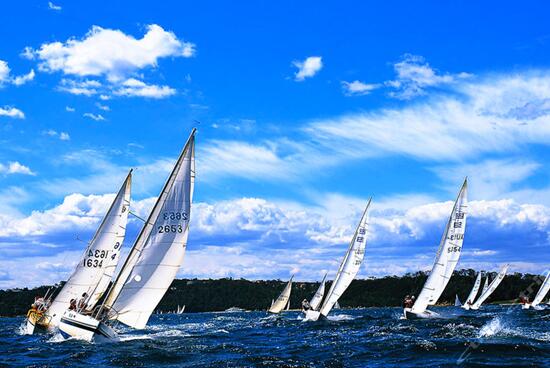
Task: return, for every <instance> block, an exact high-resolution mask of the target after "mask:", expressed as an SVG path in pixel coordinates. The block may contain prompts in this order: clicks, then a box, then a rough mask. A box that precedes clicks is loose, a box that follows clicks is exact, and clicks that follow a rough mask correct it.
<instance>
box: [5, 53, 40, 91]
mask: <svg viewBox="0 0 550 368" xmlns="http://www.w3.org/2000/svg"><path fill="white" fill-rule="evenodd" d="M10 72H11V69H10V68H9V66H8V63H7V62H6V61H4V60H0V87H2V86H3V85H4V84H8V83H10V84H14V85H16V86H21V85H23V84H25V83H27V82H29V81H31V80H33V79H34V70H32V69H31V71H30V72H29V73H27V74H25V75H20V76H17V77H12V76H11V75H10Z"/></svg>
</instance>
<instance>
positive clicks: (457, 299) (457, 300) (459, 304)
mask: <svg viewBox="0 0 550 368" xmlns="http://www.w3.org/2000/svg"><path fill="white" fill-rule="evenodd" d="M460 306H462V303H461V302H460V298H459V297H458V294H456V295H455V307H460Z"/></svg>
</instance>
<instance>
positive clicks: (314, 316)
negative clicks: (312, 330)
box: [303, 310, 321, 322]
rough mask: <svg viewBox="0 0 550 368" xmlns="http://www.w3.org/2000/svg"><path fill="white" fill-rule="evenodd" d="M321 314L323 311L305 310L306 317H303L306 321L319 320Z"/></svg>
mask: <svg viewBox="0 0 550 368" xmlns="http://www.w3.org/2000/svg"><path fill="white" fill-rule="evenodd" d="M320 316H321V312H319V311H314V310H307V311H305V317H304V319H303V321H304V322H306V321H313V322H314V321H317V320H318V319H319V317H320Z"/></svg>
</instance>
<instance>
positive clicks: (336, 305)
mask: <svg viewBox="0 0 550 368" xmlns="http://www.w3.org/2000/svg"><path fill="white" fill-rule="evenodd" d="M332 309H341V308H340V303H338V301H336V303H334V307H333V308H332Z"/></svg>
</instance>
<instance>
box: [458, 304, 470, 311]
mask: <svg viewBox="0 0 550 368" xmlns="http://www.w3.org/2000/svg"><path fill="white" fill-rule="evenodd" d="M460 308H462V309H465V310H470V306H469V305H468V304H464V305H462V306H461V307H460Z"/></svg>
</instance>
